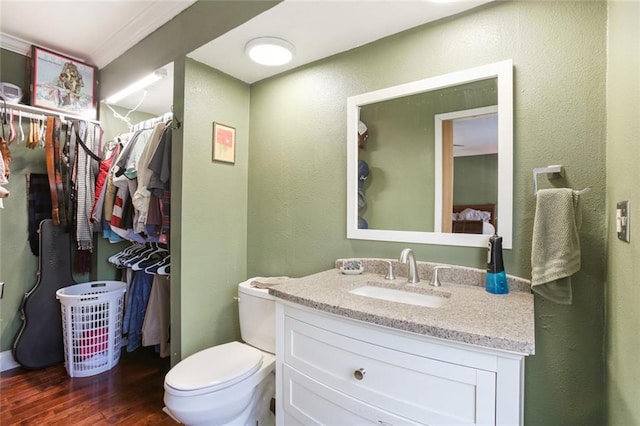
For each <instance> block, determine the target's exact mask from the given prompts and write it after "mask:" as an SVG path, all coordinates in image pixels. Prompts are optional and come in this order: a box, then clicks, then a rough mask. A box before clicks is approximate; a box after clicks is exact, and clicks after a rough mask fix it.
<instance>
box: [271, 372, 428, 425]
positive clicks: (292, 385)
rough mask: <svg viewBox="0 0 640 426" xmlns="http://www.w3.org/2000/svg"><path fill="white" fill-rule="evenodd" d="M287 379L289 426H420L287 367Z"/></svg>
mask: <svg viewBox="0 0 640 426" xmlns="http://www.w3.org/2000/svg"><path fill="white" fill-rule="evenodd" d="M283 375H284V377H283V380H284V392H283V395H284V398H285V400H284V404H283V407H284V411H285V413H284V418H285V422H284V424H285V425H286V426H290V425H296V424H304V425H330V426H342V425H344V426H356V425H357V426H360V425H363V426H364V425H377V426H392V425H393V426H397V425H418V424H419V423H415V422H412V421H410V420H407V419H403V418H401V417H399V416H395V415H393V414H391V413H387V412H385V411H384V410H380V409H379V408H376V407H372V406H370V405H368V404H365V403H363V402H362V401H358V400H356V399H354V398H351V397H349V396H348V395H345V394H342V393H340V392H336V391H335V390H333V389H331V388H329V387H327V386H325V385H323V384H321V383H319V382H317V381H316V380H313V379H311V378H309V377H307V376H305V375H304V374H302V373H300V372H298V371H296V370H295V369H293V368H291V367H289V366H288V365H285V366H284V368H283Z"/></svg>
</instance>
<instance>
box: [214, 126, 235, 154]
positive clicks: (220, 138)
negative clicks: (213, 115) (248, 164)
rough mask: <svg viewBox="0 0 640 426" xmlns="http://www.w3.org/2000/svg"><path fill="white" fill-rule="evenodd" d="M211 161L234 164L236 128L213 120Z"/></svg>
mask: <svg viewBox="0 0 640 426" xmlns="http://www.w3.org/2000/svg"><path fill="white" fill-rule="evenodd" d="M212 159H213V161H221V162H223V163H231V164H235V162H236V129H235V128H234V127H231V126H227V125H225V124H221V123H216V122H215V121H214V122H213V157H212Z"/></svg>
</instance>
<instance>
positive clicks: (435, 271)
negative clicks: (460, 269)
mask: <svg viewBox="0 0 640 426" xmlns="http://www.w3.org/2000/svg"><path fill="white" fill-rule="evenodd" d="M440 269H451V267H450V266H434V267H433V276H432V277H431V283H430V284H431V285H432V286H434V287H440V286H441V285H442V283H441V282H440V277H439V276H438V271H439V270H440Z"/></svg>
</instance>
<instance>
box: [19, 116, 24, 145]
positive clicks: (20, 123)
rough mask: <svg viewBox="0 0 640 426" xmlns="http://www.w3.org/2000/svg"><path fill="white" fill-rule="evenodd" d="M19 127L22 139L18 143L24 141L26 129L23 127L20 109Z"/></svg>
mask: <svg viewBox="0 0 640 426" xmlns="http://www.w3.org/2000/svg"><path fill="white" fill-rule="evenodd" d="M18 127H19V128H20V140H19V141H18V143H24V129H23V128H22V111H18Z"/></svg>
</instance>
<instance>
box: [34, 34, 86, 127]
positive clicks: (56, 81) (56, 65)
mask: <svg viewBox="0 0 640 426" xmlns="http://www.w3.org/2000/svg"><path fill="white" fill-rule="evenodd" d="M30 65H31V87H30V89H31V90H30V91H31V105H32V106H35V107H40V108H45V109H50V110H54V111H61V112H65V113H68V114H72V115H78V116H81V117H84V118H88V119H92V120H95V119H96V117H97V96H96V87H97V74H98V69H97V68H96V67H94V66H93V65H89V64H86V63H84V62H80V61H78V60H76V59H73V58H70V57H68V56H64V55H61V54H59V53H56V52H52V51H50V50H47V49H43V48H41V47H38V46H31V64H30Z"/></svg>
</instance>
